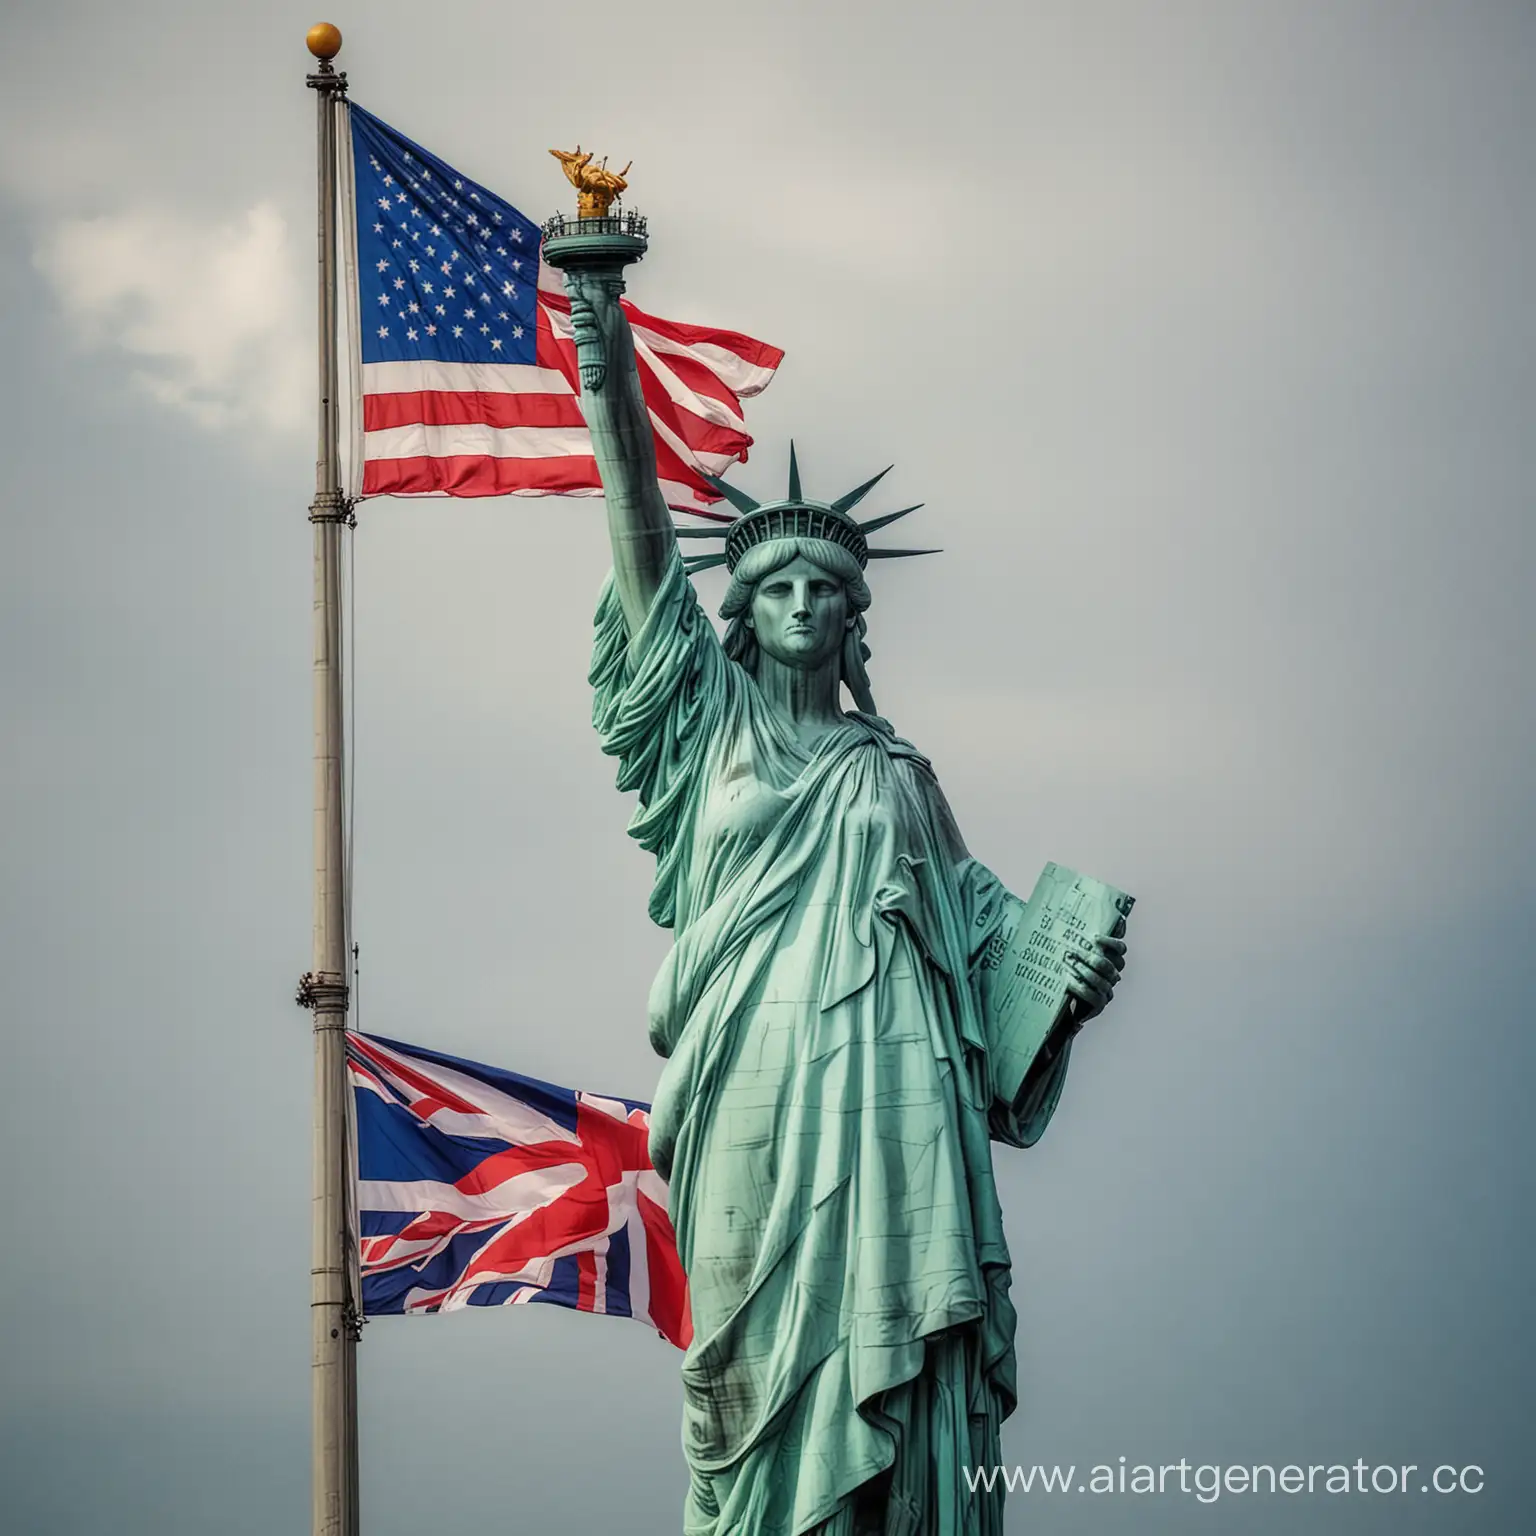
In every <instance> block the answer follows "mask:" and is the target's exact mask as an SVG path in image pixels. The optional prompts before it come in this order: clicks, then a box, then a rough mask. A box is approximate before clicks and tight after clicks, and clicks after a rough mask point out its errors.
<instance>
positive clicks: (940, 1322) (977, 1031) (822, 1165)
mask: <svg viewBox="0 0 1536 1536" xmlns="http://www.w3.org/2000/svg"><path fill="white" fill-rule="evenodd" d="M591 682H592V685H593V688H594V692H595V697H594V704H593V720H594V723H595V725H596V726H597V729H598V731H599V732H600V733H601V736H602V740H603V746H604V750H605V751H607V752H609V753H611V754H612V755H614V756H615V757H617V758H618V759H619V762H620V768H619V776H618V782H619V787H620V788H621V789H632V790H635V791H637V792H638V794H639V799H640V805H639V808H638V809H637V811H636V813H635V817H634V820H633V821H632V823H631V826H630V832H631V835H632V836H634V837H635V838H636V839H637V840H638V841H639V842H640V843H641V845H642V846H643V847H645V848H646V849H647V850H648V851H650V852H651V853H653V854H654V855H655V856H656V880H655V885H654V888H653V891H652V896H651V902H650V912H651V916H652V918H653V919H654V920H655V921H656V922H658V923H660V924H662V925H663V926H667V927H671V928H672V929H674V932H675V943H674V945H673V948H672V951H671V953H670V954H669V955H668V957H667V959H666V961H665V962H664V964H663V965H662V967H661V970H660V972H659V973H658V975H657V977H656V981H655V984H654V986H653V988H652V991H651V998H650V1034H651V1040H652V1043H653V1044H654V1045H655V1047H656V1049H657V1051H658V1052H659V1053H660V1054H661V1055H663V1056H664V1057H666V1058H667V1064H666V1067H665V1068H664V1070H663V1073H662V1077H661V1082H660V1085H659V1087H658V1090H657V1093H656V1098H655V1103H654V1105H653V1109H652V1121H651V1158H652V1161H653V1163H654V1164H655V1166H656V1168H657V1169H658V1171H660V1172H661V1173H662V1175H663V1176H664V1177H666V1178H667V1179H668V1181H669V1186H670V1192H671V1193H670V1203H671V1215H672V1220H673V1223H674V1225H675V1227H676V1230H677V1236H678V1247H679V1252H680V1254H681V1256H682V1260H683V1265H684V1268H685V1270H686V1272H687V1275H688V1283H689V1291H690V1299H691V1304H692V1314H693V1324H694V1342H693V1344H692V1346H691V1347H690V1349H689V1351H688V1353H687V1356H686V1357H685V1360H684V1364H683V1384H684V1430H683V1441H684V1451H685V1453H686V1456H687V1459H688V1465H689V1468H690V1473H691V1477H690V1490H689V1495H688V1502H687V1508H686V1515H685V1521H684V1528H685V1531H686V1532H688V1533H689V1536H726V1533H728V1532H729V1533H732V1536H735V1533H753V1536H756V1533H763V1536H769V1533H772V1536H779V1533H783V1536H799V1533H804V1532H824V1533H826V1536H863V1533H865V1532H879V1533H881V1536H918V1533H919V1532H921V1533H923V1536H1001V1531H1002V1495H1001V1492H998V1493H995V1494H987V1493H978V1494H976V1495H974V1496H972V1495H971V1494H970V1493H969V1492H968V1490H967V1488H966V1486H965V1483H964V1480H963V1476H962V1470H961V1469H963V1468H964V1467H966V1466H989V1465H994V1464H996V1463H997V1462H998V1461H999V1460H1000V1449H999V1444H998V1436H999V1430H1000V1426H1001V1423H1002V1420H1003V1419H1004V1418H1005V1417H1006V1416H1007V1415H1008V1414H1009V1413H1010V1412H1011V1411H1012V1410H1013V1407H1014V1404H1015V1401H1016V1384H1015V1360H1014V1348H1013V1335H1014V1322H1015V1315H1014V1309H1013V1305H1012V1303H1011V1301H1010V1299H1009V1286H1010V1283H1011V1270H1010V1260H1009V1253H1008V1247H1007V1243H1006V1241H1005V1239H1004V1235H1003V1227H1002V1219H1001V1212H1000V1209H999V1205H998V1197H997V1190H996V1185H995V1182H994V1179H993V1172H992V1161H991V1144H990V1139H991V1137H993V1136H996V1137H997V1138H998V1139H1000V1140H1004V1141H1007V1142H1009V1143H1011V1144H1013V1145H1019V1146H1027V1145H1030V1144H1031V1143H1032V1142H1033V1141H1034V1140H1035V1139H1037V1138H1038V1137H1039V1135H1040V1133H1041V1132H1042V1131H1043V1130H1044V1128H1045V1124H1046V1123H1047V1121H1048V1120H1049V1119H1050V1116H1051V1114H1052V1112H1053V1111H1054V1109H1055V1105H1056V1101H1057V1098H1058V1097H1059V1094H1060V1090H1061V1082H1062V1078H1063V1076H1064V1074H1065V1070H1066V1065H1067V1056H1068V1052H1067V1051H1066V1050H1062V1051H1061V1052H1060V1053H1059V1054H1058V1055H1057V1056H1056V1057H1054V1059H1052V1060H1051V1062H1050V1063H1049V1065H1048V1066H1047V1067H1044V1068H1043V1069H1042V1071H1041V1072H1040V1073H1038V1074H1032V1075H1031V1076H1030V1077H1029V1078H1028V1079H1027V1080H1026V1082H1025V1084H1024V1085H1023V1086H1022V1087H1016V1085H996V1084H994V1083H993V1081H992V1075H991V1072H990V1070H989V1033H988V1032H989V1030H990V1029H993V1028H994V1027H996V1026H995V1024H994V1021H991V1020H989V1019H988V1018H986V1017H985V1016H984V1015H983V1013H982V1010H981V1008H980V1004H979V993H978V990H977V988H976V986H975V983H974V980H973V967H974V963H975V960H976V957H977V955H978V954H979V953H980V951H981V949H982V948H983V947H984V946H985V944H986V942H987V940H988V938H990V937H991V934H992V932H993V931H994V930H995V928H996V926H997V923H998V921H999V920H1000V916H1001V908H1002V903H1001V901H1000V900H999V899H998V896H999V893H1000V892H1001V889H1002V888H1001V886H1000V885H999V884H998V882H997V881H996V879H995V877H994V876H992V875H991V873H990V872H989V871H988V870H986V869H985V867H984V866H982V865H980V864H979V863H977V862H976V861H975V860H973V859H972V858H970V856H969V854H968V853H967V852H966V850H965V847H964V844H963V843H962V841H961V839H960V836H959V833H958V832H957V831H956V830H955V825H954V821H953V819H952V817H951V815H950V812H949V809H948V806H947V805H946V804H945V802H944V798H943V795H942V793H941V791H940V789H939V786H938V782H937V780H936V779H935V777H934V775H933V772H932V769H931V766H930V765H929V763H928V760H927V759H926V758H925V757H923V755H922V754H921V753H920V752H918V751H917V750H916V748H914V747H913V746H911V745H910V744H909V743H907V742H905V741H903V740H901V739H900V738H899V737H897V736H896V735H895V734H894V733H893V732H892V730H891V728H890V726H889V725H888V724H887V723H886V722H885V721H884V720H881V719H878V718H876V717H874V716H867V715H860V714H851V715H849V716H848V717H847V718H846V720H845V722H844V723H843V724H842V725H841V726H840V727H839V728H837V729H836V730H835V731H833V732H832V733H831V735H830V736H828V737H827V738H825V739H824V740H823V741H822V742H821V743H820V744H819V745H818V747H817V748H816V749H815V751H813V752H812V751H807V750H806V749H805V748H803V747H802V746H801V745H800V743H799V742H798V741H797V740H795V739H794V738H793V737H792V736H791V735H790V734H789V733H788V732H787V731H786V730H785V728H784V727H783V726H782V725H781V723H780V722H779V720H778V718H777V717H776V715H775V714H774V713H773V711H772V709H771V708H770V707H769V706H768V705H767V703H766V702H765V700H764V699H763V698H762V696H761V695H760V694H759V692H758V690H757V686H756V683H755V682H754V681H753V679H752V678H751V677H750V676H748V675H747V673H746V672H745V671H743V670H742V668H741V667H739V666H738V665H737V664H736V663H735V662H733V661H731V660H729V659H728V658H727V657H726V656H725V654H724V651H723V649H722V648H721V645H720V643H719V640H718V638H717V636H716V635H715V632H714V629H713V627H712V626H711V625H710V623H709V621H708V619H707V618H706V616H705V615H704V613H703V611H702V609H701V608H700V607H699V604H698V601H697V598H696V597H695V595H694V592H693V588H692V585H691V584H690V582H689V581H688V579H687V577H686V575H685V574H684V572H683V568H682V564H681V561H680V559H674V561H673V564H672V566H671V569H670V571H669V574H668V576H667V578H666V580H665V581H664V583H663V585H662V587H661V590H660V591H659V592H658V594H657V596H656V598H655V601H654V602H653V604H652V607H651V611H650V613H649V614H648V616H647V618H646V620H645V623H644V624H643V625H642V627H641V628H640V630H639V632H638V633H637V634H635V635H633V636H631V635H629V633H628V632H627V630H626V628H625V625H624V620H623V617H622V613H621V611H620V608H619V604H618V601H617V598H616V595H615V594H614V592H613V589H612V586H611V583H610V585H608V586H607V587H605V589H604V592H603V595H602V597H601V599H600V601H599V606H598V613H597V628H596V638H595V643H594V648H593V660H592V670H591ZM1000 1092H1002V1093H1003V1094H1004V1097H1001V1098H1000V1097H999V1093H1000Z"/></svg>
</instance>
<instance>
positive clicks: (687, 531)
mask: <svg viewBox="0 0 1536 1536" xmlns="http://www.w3.org/2000/svg"><path fill="white" fill-rule="evenodd" d="M672 532H673V533H675V534H676V535H677V536H678V538H680V539H725V538H729V537H730V533H731V525H730V524H729V523H722V524H721V525H720V526H719V527H717V528H684V527H681V526H679V525H677V524H674V525H673V528H672Z"/></svg>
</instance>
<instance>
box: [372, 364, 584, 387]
mask: <svg viewBox="0 0 1536 1536" xmlns="http://www.w3.org/2000/svg"><path fill="white" fill-rule="evenodd" d="M419 390H441V391H443V392H445V393H448V394H463V393H468V392H470V391H475V390H478V391H479V392H480V393H481V394H487V395H574V394H575V393H576V391H575V390H574V389H572V388H571V386H570V385H569V384H568V383H567V382H566V378H565V375H564V374H563V373H561V372H560V371H559V370H558V369H555V368H535V367H534V366H533V364H531V363H442V362H436V361H426V360H424V361H422V362H419V363H417V362H409V363H406V362H401V363H364V364H363V393H364V394H365V395H398V394H409V395H413V394H415V393H417V391H419Z"/></svg>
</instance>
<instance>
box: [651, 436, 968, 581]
mask: <svg viewBox="0 0 1536 1536" xmlns="http://www.w3.org/2000/svg"><path fill="white" fill-rule="evenodd" d="M889 473H890V469H889V468H886V469H882V470H881V471H880V473H879V474H878V475H874V476H872V477H871V478H870V479H868V480H866V481H865V482H864V483H863V485H859V486H855V487H854V488H853V490H851V491H848V492H846V493H845V494H844V495H842V496H839V497H838V498H837V500H836V501H811V500H810V499H809V498H808V497H806V496H804V495H802V494H801V491H800V465H799V462H798V460H797V459H796V458H795V445H794V444H793V443H791V444H790V445H789V495H788V496H786V497H785V498H784V499H783V500H782V501H764V502H759V501H756V500H754V499H753V498H752V497H751V496H748V495H747V493H746V492H745V491H742V490H738V489H737V487H736V486H734V485H727V484H726V482H725V481H724V480H720V479H717V478H716V477H715V476H713V475H706V476H705V477H704V478H705V479H706V480H708V481H709V483H710V484H711V485H712V486H713V487H714V488H715V489H716V490H717V491H719V492H720V494H721V495H722V496H723V497H724V498H725V499H726V500H727V501H728V502H730V504H731V505H732V506H733V507H735V508H736V511H737V513H738V516H736V517H734V518H731V519H730V520H729V521H728V522H725V523H723V524H721V525H717V526H715V527H713V528H679V529H677V536H678V537H679V538H682V539H708V538H717V539H718V538H723V539H724V540H725V549H724V551H723V553H720V554H714V555H693V556H691V557H690V558H689V559H687V560H686V561H685V562H684V563H685V564H686V565H687V567H688V570H689V571H690V572H693V571H705V570H708V569H709V568H710V567H711V566H716V565H723V566H725V568H726V569H727V570H730V571H734V570H735V569H736V567H737V566H738V565H740V564H741V561H742V557H743V556H744V555H745V554H746V552H747V551H748V550H749V549H751V548H753V547H754V546H755V545H758V544H767V543H770V542H772V541H773V540H775V539H825V540H826V541H827V542H828V543H829V544H837V545H840V546H841V547H842V548H843V549H846V550H847V551H848V553H849V554H850V555H852V556H853V558H854V559H855V560H857V561H858V562H859V566H860V568H861V569H862V568H863V567H864V566H866V565H868V564H869V562H870V561H871V560H899V559H901V558H903V557H904V556H907V555H936V554H938V550H936V549H871V548H870V547H869V541H868V539H867V538H866V537H865V535H866V534H869V533H873V532H874V530H875V529H877V528H884V527H885V526H886V524H887V523H894V522H895V521H896V519H897V518H898V517H905V516H906V515H907V513H909V512H916V511H917V509H918V507H920V506H922V503H921V502H918V503H917V504H916V505H915V506H910V507H903V508H902V509H901V510H900V511H899V512H887V513H886V514H885V515H884V516H883V517H875V518H871V519H870V520H869V521H868V522H865V523H861V522H859V521H858V520H857V519H855V518H854V517H852V516H851V515H850V512H851V509H852V508H854V507H856V506H857V505H858V504H859V503H860V502H861V501H863V499H864V498H865V497H866V496H867V495H868V494H869V493H870V491H872V490H873V489H874V488H875V486H876V485H878V484H879V482H880V481H881V480H883V479H884V478H885V476H886V475H888V474H889Z"/></svg>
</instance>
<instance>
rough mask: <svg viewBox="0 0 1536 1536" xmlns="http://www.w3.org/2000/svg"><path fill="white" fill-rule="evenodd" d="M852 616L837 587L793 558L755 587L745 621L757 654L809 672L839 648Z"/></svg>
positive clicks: (829, 578)
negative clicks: (754, 637) (751, 633)
mask: <svg viewBox="0 0 1536 1536" xmlns="http://www.w3.org/2000/svg"><path fill="white" fill-rule="evenodd" d="M852 617H853V615H852V613H851V611H850V609H849V607H848V591H847V589H846V588H845V587H844V586H843V584H842V582H840V581H839V580H838V579H837V577H836V576H832V575H830V574H828V572H826V571H824V570H822V568H821V567H820V566H819V565H816V564H815V563H814V562H812V561H810V560H807V559H806V558H805V556H804V555H796V556H795V558H794V559H793V560H791V561H790V562H789V564H788V565H784V566H780V567H779V569H778V570H776V571H772V572H770V573H769V574H768V575H767V576H765V577H763V579H762V580H761V581H760V582H758V584H757V587H756V590H755V591H754V592H753V593H752V609H751V612H750V614H749V621H750V623H751V625H752V632H753V633H754V634H755V635H756V636H757V643H758V646H759V648H760V649H761V650H762V651H763V652H765V653H766V654H767V655H769V656H771V657H773V659H774V660H775V661H778V662H782V663H783V664H784V665H785V666H786V667H799V668H803V669H805V670H806V671H809V670H811V669H813V668H815V667H820V666H823V665H825V664H826V663H827V662H828V661H830V660H831V659H832V658H833V657H834V656H836V655H837V654H838V652H839V651H840V650H841V649H842V644H843V636H844V634H845V633H846V632H847V629H848V623H849V620H850V619H851V618H852Z"/></svg>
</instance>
